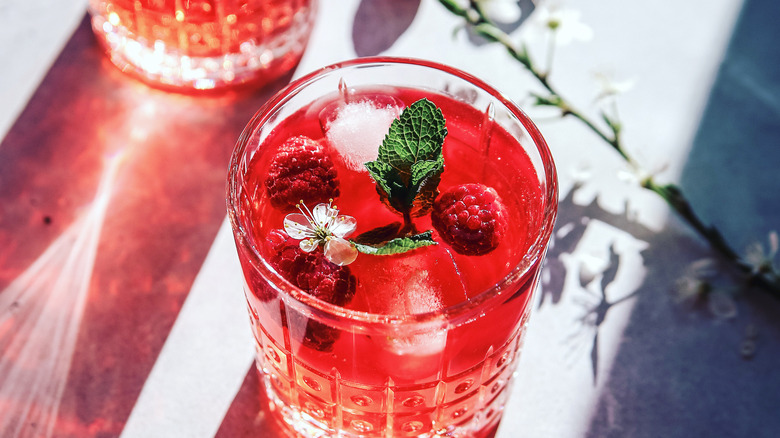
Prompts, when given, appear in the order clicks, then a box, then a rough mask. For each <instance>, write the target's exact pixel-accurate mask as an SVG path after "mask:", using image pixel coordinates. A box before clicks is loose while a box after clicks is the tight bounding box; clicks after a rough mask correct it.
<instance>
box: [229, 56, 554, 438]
mask: <svg viewBox="0 0 780 438" xmlns="http://www.w3.org/2000/svg"><path fill="white" fill-rule="evenodd" d="M420 97H426V98H429V99H431V100H432V101H434V103H436V104H437V105H438V106H439V107H440V108H441V109H442V111H443V114H444V117H445V119H446V120H447V129H448V131H449V134H448V138H450V137H452V140H447V141H450V143H447V141H445V143H444V156H445V170H444V173H443V175H444V176H443V177H442V180H441V183H440V186H441V188H442V189H443V188H444V187H445V186H447V185H452V184H457V183H459V182H462V181H471V180H473V181H476V182H481V183H485V184H489V185H491V186H492V187H495V188H496V191H497V192H498V193H499V194H500V195H501V196H502V197H503V198H505V200H506V199H508V198H512V199H513V200H512V201H511V202H509V201H507V203H508V204H512V205H513V206H514V207H513V209H511V212H512V215H510V220H509V223H510V228H512V229H513V230H522V231H518V232H517V233H516V234H511V233H510V234H507V236H510V235H511V237H506V239H505V241H504V242H503V243H501V245H504V247H503V249H502V250H501V251H502V252H499V253H498V254H497V255H479V256H464V255H462V254H457V253H455V252H453V251H451V249H450V248H449V247H448V246H447V245H446V244H444V243H440V244H439V245H436V246H435V247H431V248H432V249H430V251H431V252H430V254H440V255H441V254H446V255H445V256H444V257H443V258H439V259H437V260H438V261H436V262H435V263H429V261H427V260H426V259H425V257H427V256H426V254H427V253H426V252H425V251H426V250H415V251H420V252H419V253H414V252H410V253H407V254H408V256H405V255H400V256H399V255H396V256H370V255H363V254H361V255H360V256H359V257H358V262H356V263H355V265H359V263H360V262H361V261H363V260H367V261H366V262H365V263H368V264H370V265H371V267H370V268H365V269H364V268H359V267H357V266H356V267H355V268H353V269H354V270H353V272H354V274H355V277H357V283H358V292H357V294H356V295H355V298H354V299H353V301H352V302H351V303H350V304H346V305H336V304H332V303H329V302H326V301H323V300H320V299H317V298H316V297H313V296H312V295H310V294H308V293H307V292H306V291H304V290H302V289H301V288H298V287H296V286H295V285H294V284H293V283H294V282H293V281H291V279H288V278H285V277H284V276H283V275H282V274H281V273H280V270H279V269H276V268H277V265H275V264H274V262H273V260H272V256H271V255H269V252H268V244H269V242H270V241H272V240H273V239H274V237H272V236H271V234H272V230H274V229H280V228H281V226H282V218H283V217H284V214H286V212H277V211H275V209H274V207H273V206H271V205H269V202H268V199H267V197H266V195H265V188H264V187H263V185H264V182H263V181H264V178H265V177H266V171H267V162H268V160H269V159H270V158H269V157H271V156H273V155H274V154H275V153H276V150H277V148H278V143H280V142H281V141H283V140H284V139H286V138H289V137H292V136H295V135H299V134H305V135H307V136H309V137H312V138H315V139H317V140H318V141H320V142H322V143H326V144H327V143H328V142H330V141H331V139H330V138H329V137H328V136H327V135H325V134H324V133H323V132H322V130H323V129H325V128H326V127H327V124H328V122H329V120H330V119H331V118H332V117H331V116H332V111H334V108H339V107H341V106H343V105H345V104H349V103H355V102H370V104H371V105H374V106H376V107H380V106H383V105H385V104H386V103H387V102H390V104H391V106H392V105H394V104H395V103H399V104H400V106H401V107H405V106H408V105H409V104H410V103H411V102H412V101H415V100H417V99H418V98H420ZM394 102H395V103H394ZM358 125H363V123H358ZM380 139H381V136H380ZM336 155H337V156H336V157H334V160H335V161H338V160H339V159H340V158H339V156H338V154H336ZM264 163H266V164H264ZM345 169H346V167H340V168H339V172H340V175H346V174H348V172H349V170H345ZM360 178H364V179H360ZM357 181H363V182H361V183H358V182H357ZM358 184H360V185H361V187H362V186H363V185H364V184H368V185H369V187H368V189H365V190H367V191H365V190H364V191H362V192H359V189H358V188H357V187H353V186H356V185H358ZM370 184H371V182H370V179H368V176H365V177H362V176H360V175H359V174H358V176H356V177H354V178H352V177H349V178H347V177H344V180H343V181H342V185H341V187H340V197H339V198H338V199H337V200H336V202H338V204H339V206H340V207H341V208H342V212H343V213H345V214H352V215H353V216H355V217H356V219H357V222H358V231H361V230H360V224H361V222H368V223H369V224H367V225H366V228H373V227H374V225H375V224H373V223H372V216H380V217H382V218H386V217H392V216H393V213H392V212H390V213H388V210H387V209H386V208H385V207H384V205H383V204H382V203H381V202H380V201H379V200H378V197H377V196H376V191H375V189H374V188H373V187H372V186H371V185H370ZM366 193H368V195H367V194H366ZM372 193H373V197H374V198H377V199H371V200H370V201H369V200H368V199H369V198H371V194H372ZM352 198H358V199H352ZM228 211H229V216H230V220H231V223H232V227H233V231H234V236H235V240H236V244H237V249H238V255H239V259H240V262H241V265H242V269H243V272H244V279H245V294H246V298H247V302H248V308H249V315H250V320H251V326H252V330H253V333H254V336H255V339H256V347H257V366H258V368H259V369H260V371H261V372H262V376H263V377H262V379H263V382H264V387H265V390H266V391H267V393H268V396H269V398H270V400H271V407H272V409H273V410H274V411H275V412H276V413H277V414H278V417H279V418H280V419H281V420H282V422H283V424H285V425H286V427H288V428H289V430H291V431H294V433H296V434H299V435H300V436H303V437H330V436H333V437H336V436H338V437H396V436H397V437H444V436H446V437H487V436H491V435H492V434H494V433H495V431H496V428H497V427H498V424H499V422H500V419H501V415H502V412H503V408H504V405H505V403H506V401H507V397H508V396H509V393H510V387H511V382H512V378H513V374H514V373H515V371H516V367H517V359H518V356H519V354H520V352H521V348H522V344H523V339H524V334H525V332H526V327H527V323H528V319H529V315H530V309H531V307H532V305H531V304H532V302H533V299H532V298H533V296H534V291H535V290H536V289H537V285H538V279H539V276H540V271H541V265H542V262H543V259H544V256H545V253H546V248H547V244H548V241H549V238H550V235H551V232H552V228H553V224H554V220H555V216H556V212H557V179H556V172H555V167H554V164H553V161H552V157H551V154H550V151H549V149H548V147H547V145H546V143H545V141H544V139H543V138H542V136H541V134H540V133H539V131H538V130H537V128H536V127H535V125H534V124H533V123H532V122H531V120H530V119H529V118H528V117H527V116H526V114H525V113H524V112H523V111H521V110H520V109H519V108H518V107H517V106H516V105H515V104H514V103H513V102H512V101H510V100H509V99H507V98H506V97H504V96H503V95H502V94H501V93H500V92H498V91H496V90H495V89H493V88H492V87H490V86H489V85H488V84H486V83H485V82H483V81H481V80H480V79H477V78H475V77H474V76H471V75H469V74H467V73H465V72H463V71H460V70H457V69H455V68H451V67H448V66H445V65H440V64H436V63H432V62H428V61H422V60H413V59H398V58H388V57H381V58H364V59H359V60H352V61H347V62H343V63H341V64H336V65H332V66H329V67H325V68H323V69H321V70H318V71H316V72H314V73H311V74H309V75H307V76H304V77H302V78H300V79H298V80H296V81H294V82H293V83H291V84H290V85H289V86H288V87H286V88H285V89H284V90H282V91H281V92H280V93H279V94H277V95H276V96H275V97H273V98H272V99H271V100H270V101H268V102H267V103H266V104H265V106H263V107H262V108H261V109H260V110H259V111H258V112H257V114H256V115H255V116H254V118H253V119H252V120H251V122H250V123H249V124H248V126H247V127H246V129H245V130H244V132H243V134H242V135H241V137H240V139H239V141H238V144H237V145H236V148H235V150H234V153H233V156H232V161H231V164H230V170H229V177H228ZM382 220H384V219H382ZM420 221H421V223H420V224H419V225H420V227H428V226H430V225H429V224H430V222H425V218H424V217H423V218H422V219H420ZM379 222H381V220H380V221H379ZM364 230H365V228H364ZM513 232H514V231H513ZM434 236H436V235H435V234H434ZM435 251H440V252H439V253H436V252H435ZM364 257H366V259H363V258H364ZM370 257H375V258H374V259H370V260H369V259H368V258H370ZM381 257H387V258H386V259H382V258H381ZM450 259H451V262H450V261H449V260H450ZM442 260H443V262H442ZM440 262H441V263H442V264H440ZM450 263H452V265H450ZM442 265H444V267H442ZM377 266H379V267H377ZM447 275H452V276H458V277H459V278H458V279H457V280H455V281H454V282H448V280H450V279H447V278H442V277H445V276H447ZM440 280H441V281H440ZM437 284H450V285H451V284H456V285H460V284H462V285H463V288H462V289H458V287H456V288H454V289H458V290H459V292H458V291H456V292H453V290H451V289H452V288H448V287H447V288H444V289H437V288H436V286H435V285H437ZM361 288H362V289H361ZM464 291H465V292H464ZM361 293H362V294H364V296H363V297H361V298H359V295H360V294H361ZM459 295H460V298H458V296H459ZM431 297H433V298H431ZM394 300H397V301H394ZM432 302H433V303H434V304H431V303H432ZM359 303H364V304H359ZM365 303H369V304H365ZM426 303H427V304H426ZM372 306H373V307H372Z"/></svg>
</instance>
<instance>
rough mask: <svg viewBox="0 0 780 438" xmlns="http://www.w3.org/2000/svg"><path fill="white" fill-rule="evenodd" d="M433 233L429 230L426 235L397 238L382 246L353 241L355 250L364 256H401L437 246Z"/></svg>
mask: <svg viewBox="0 0 780 438" xmlns="http://www.w3.org/2000/svg"><path fill="white" fill-rule="evenodd" d="M432 233H433V232H432V231H430V230H429V231H426V232H424V233H420V234H415V235H413V236H406V237H397V238H395V239H392V240H390V241H388V242H386V243H384V244H383V245H380V246H372V245H364V244H362V243H357V242H355V241H352V244H353V245H355V248H357V250H358V251H360V252H362V253H363V254H372V255H392V254H401V253H404V252H407V251H411V250H413V249H417V248H422V247H424V246H430V245H436V241H435V240H433V236H432Z"/></svg>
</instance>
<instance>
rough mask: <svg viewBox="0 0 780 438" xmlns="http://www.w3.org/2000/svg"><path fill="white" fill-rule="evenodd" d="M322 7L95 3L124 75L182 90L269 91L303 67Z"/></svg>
mask: <svg viewBox="0 0 780 438" xmlns="http://www.w3.org/2000/svg"><path fill="white" fill-rule="evenodd" d="M316 3H317V2H316V0H241V1H230V0H186V1H182V0H90V2H89V12H90V14H91V16H92V28H93V30H94V31H95V34H96V35H97V37H98V40H99V41H100V43H101V44H102V45H103V46H104V47H105V49H106V51H107V52H108V55H109V57H110V59H111V61H112V62H113V63H114V64H115V65H116V66H117V67H119V68H120V69H121V70H122V71H124V72H127V73H131V74H133V75H134V76H136V77H138V78H140V79H142V80H144V81H146V82H148V83H151V84H153V85H157V86H161V87H163V88H168V89H174V90H177V91H185V92H186V91H196V90H212V89H221V88H225V87H230V86H237V85H242V84H252V85H257V86H259V85H262V84H264V83H267V82H270V81H272V80H273V79H276V78H278V77H280V76H281V75H283V74H284V73H286V72H287V71H289V70H291V69H292V68H293V67H294V66H295V65H296V64H297V63H298V61H299V60H300V58H301V56H302V54H303V51H304V48H305V47H306V43H307V41H308V39H309V34H310V32H311V28H312V26H313V23H314V17H315V13H316V11H315V9H316Z"/></svg>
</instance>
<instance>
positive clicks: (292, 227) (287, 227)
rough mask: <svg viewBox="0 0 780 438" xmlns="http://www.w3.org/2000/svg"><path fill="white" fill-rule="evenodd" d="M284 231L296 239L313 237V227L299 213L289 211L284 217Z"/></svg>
mask: <svg viewBox="0 0 780 438" xmlns="http://www.w3.org/2000/svg"><path fill="white" fill-rule="evenodd" d="M284 231H286V232H287V235H289V236H290V237H292V238H293V239H297V240H300V239H305V238H307V237H314V228H313V227H312V225H311V222H309V219H308V218H307V217H306V216H304V215H302V214H300V213H290V214H288V215H287V216H285V217H284Z"/></svg>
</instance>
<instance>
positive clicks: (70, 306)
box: [0, 154, 123, 438]
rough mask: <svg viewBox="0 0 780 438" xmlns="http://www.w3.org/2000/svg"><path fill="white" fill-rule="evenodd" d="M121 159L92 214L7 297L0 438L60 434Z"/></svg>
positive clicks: (1, 295)
mask: <svg viewBox="0 0 780 438" xmlns="http://www.w3.org/2000/svg"><path fill="white" fill-rule="evenodd" d="M122 156H123V155H122V154H115V155H113V156H110V157H107V158H106V168H105V171H104V173H103V175H102V177H101V180H100V183H99V185H98V188H97V193H96V195H95V199H94V200H93V202H92V203H91V204H90V205H89V206H88V209H87V210H86V212H85V213H84V214H83V215H82V216H81V217H80V218H79V219H78V220H76V221H75V222H74V223H73V224H72V225H71V226H70V227H69V228H68V229H67V230H65V232H64V233H62V235H61V236H60V237H59V238H58V239H57V240H55V241H54V242H53V243H52V244H51V246H49V248H48V249H47V250H46V251H45V252H44V253H43V254H41V256H40V257H39V258H38V259H37V260H36V261H35V262H34V263H33V264H32V265H30V267H29V268H28V269H27V270H26V271H25V272H23V273H22V274H21V275H19V277H17V278H16V279H15V280H14V281H13V282H12V283H11V284H10V285H8V287H6V289H5V290H3V291H2V292H0V351H3V352H4V353H3V356H2V357H0V436H3V437H8V438H22V437H47V438H48V437H51V436H52V435H53V433H54V426H55V423H56V419H57V411H58V409H59V404H60V400H61V398H62V394H63V392H64V390H65V384H66V382H67V378H68V373H69V371H70V365H71V360H72V358H73V353H74V351H75V346H76V340H77V337H78V332H79V326H80V324H81V319H82V315H83V313H84V308H85V304H86V301H87V295H88V292H89V285H90V279H91V277H92V269H93V267H94V264H95V258H96V254H97V248H98V243H99V241H100V233H101V229H102V225H103V221H104V218H105V215H106V210H107V207H108V204H109V201H110V199H111V193H112V188H113V183H114V180H115V177H116V172H117V168H118V165H119V163H120V162H121V158H122Z"/></svg>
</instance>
